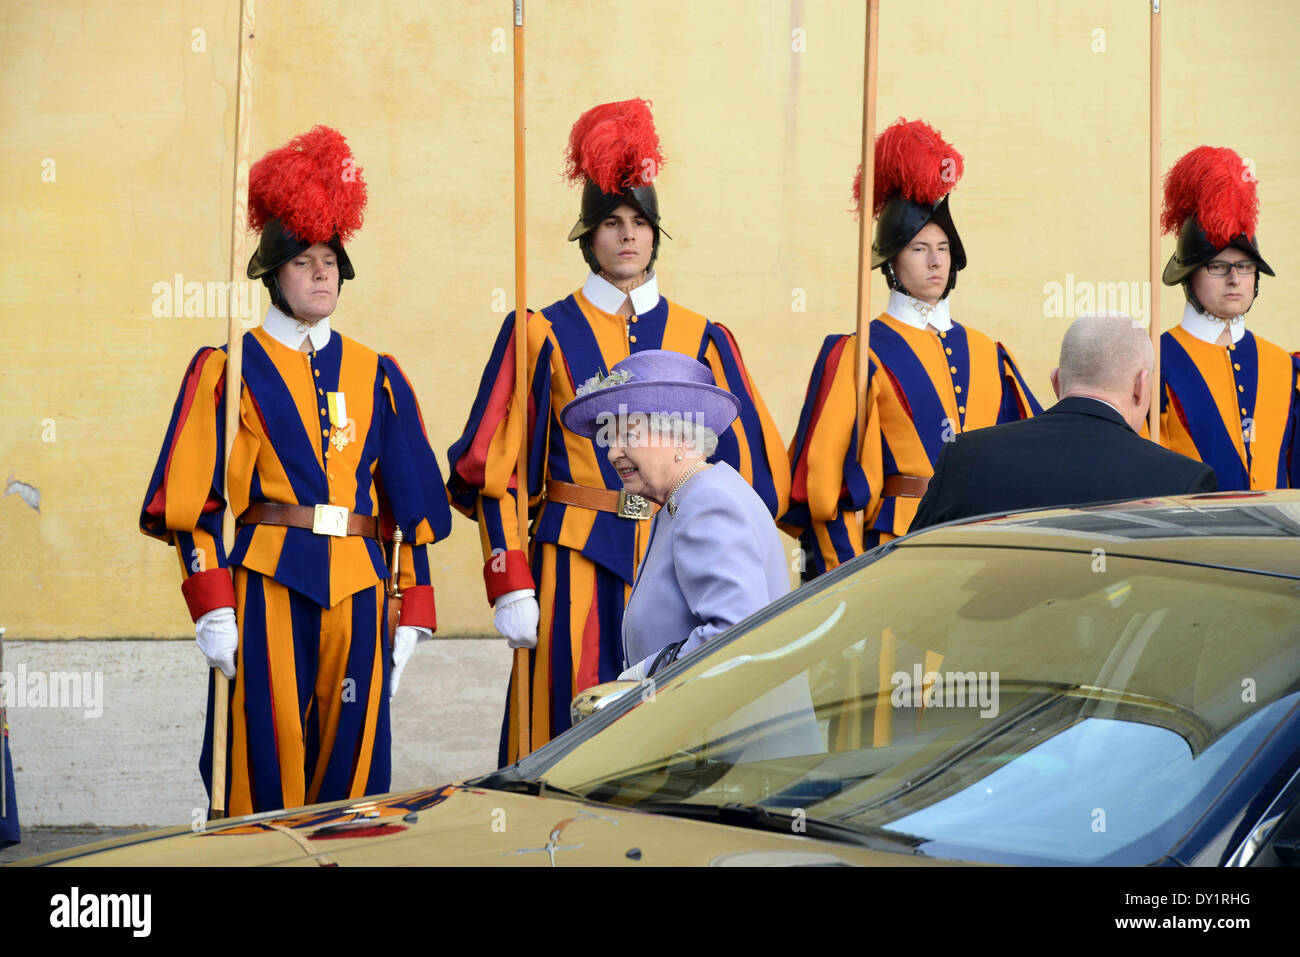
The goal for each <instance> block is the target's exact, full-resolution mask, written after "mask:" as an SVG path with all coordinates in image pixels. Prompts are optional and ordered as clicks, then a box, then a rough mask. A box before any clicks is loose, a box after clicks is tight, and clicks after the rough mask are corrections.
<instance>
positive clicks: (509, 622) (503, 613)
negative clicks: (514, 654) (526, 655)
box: [492, 588, 541, 648]
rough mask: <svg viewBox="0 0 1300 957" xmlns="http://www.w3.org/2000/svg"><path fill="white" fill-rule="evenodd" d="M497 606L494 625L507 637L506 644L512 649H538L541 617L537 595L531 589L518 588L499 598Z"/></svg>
mask: <svg viewBox="0 0 1300 957" xmlns="http://www.w3.org/2000/svg"><path fill="white" fill-rule="evenodd" d="M496 604H497V608H496V611H495V612H493V614H492V624H493V625H495V626H496V629H497V631H499V632H500V633H501V634H503V635H504V636H505V639H506V644H508V645H509V646H510V647H511V648H536V647H537V620H538V619H539V618H540V617H541V609H539V608H538V607H537V593H536V592H535V591H533V590H532V589H531V588H518V589H516V590H515V591H508V592H506V593H505V594H504V595H500V596H498V597H497V603H496Z"/></svg>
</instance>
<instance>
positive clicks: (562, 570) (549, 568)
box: [448, 99, 790, 764]
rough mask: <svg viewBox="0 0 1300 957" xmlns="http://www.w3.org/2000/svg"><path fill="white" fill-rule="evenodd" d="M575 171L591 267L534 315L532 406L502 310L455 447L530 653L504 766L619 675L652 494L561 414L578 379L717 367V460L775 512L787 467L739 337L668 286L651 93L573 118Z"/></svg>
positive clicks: (506, 609) (506, 621)
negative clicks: (636, 368) (666, 353)
mask: <svg viewBox="0 0 1300 957" xmlns="http://www.w3.org/2000/svg"><path fill="white" fill-rule="evenodd" d="M567 159H568V169H567V177H568V179H569V181H570V182H571V183H582V184H583V191H582V206H581V213H580V216H579V218H578V222H577V223H576V224H575V225H574V227H573V229H572V231H571V232H570V233H569V239H570V240H572V241H576V242H577V243H578V248H579V250H580V251H581V253H582V258H583V259H584V260H585V261H586V263H587V265H588V267H589V269H590V271H589V272H588V274H587V278H586V280H585V282H584V283H583V285H582V287H581V288H580V289H578V290H576V291H574V292H573V293H572V294H571V295H568V296H566V297H564V298H563V299H561V300H559V301H558V302H555V303H553V304H551V305H549V306H547V307H546V308H545V309H543V310H542V311H540V312H532V313H530V314H529V317H528V325H527V340H528V368H527V382H528V388H529V391H528V399H527V409H521V408H520V407H519V405H518V398H517V396H516V395H515V391H514V380H515V371H514V345H513V333H514V325H515V315H514V313H511V314H510V315H509V316H507V317H506V320H505V323H504V324H503V325H502V327H501V332H500V334H499V335H498V336H497V339H496V344H495V345H494V346H493V349H492V354H491V356H490V357H489V359H488V362H487V368H486V369H485V370H484V373H483V379H482V383H481V385H480V386H479V391H478V395H477V397H476V398H475V400H474V406H473V408H472V409H471V410H470V414H469V420H468V423H467V424H466V426H465V432H464V434H463V435H462V436H461V438H460V440H459V441H458V442H456V444H455V445H453V446H452V448H451V450H450V452H449V453H448V457H449V459H450V462H449V468H450V470H451V474H450V481H449V482H448V488H449V489H450V492H451V496H452V502H453V504H454V505H455V506H456V508H458V509H459V510H460V511H462V512H464V513H465V514H466V515H468V516H470V517H471V518H474V519H475V520H476V521H477V522H478V523H479V531H480V534H481V538H482V543H483V558H484V560H485V565H484V568H483V575H484V578H485V580H486V584H487V600H488V602H489V604H492V605H494V606H495V609H496V610H495V613H494V621H495V626H496V628H497V630H498V631H499V632H500V633H501V634H502V635H504V636H505V637H506V639H507V640H508V642H509V644H510V646H511V647H513V648H530V649H533V650H532V652H531V653H530V654H529V656H528V658H529V674H528V676H527V680H528V684H529V687H528V697H529V700H530V706H529V714H528V716H527V723H528V729H529V730H528V734H529V740H528V741H526V742H523V744H524V745H525V747H523V748H522V749H521V747H520V744H521V742H520V741H519V740H518V732H517V731H516V722H515V720H514V718H515V716H514V715H513V713H512V711H511V709H512V708H513V707H514V699H513V697H510V698H509V699H508V701H509V703H508V704H507V713H506V721H505V724H504V728H503V730H502V738H501V752H500V759H501V763H502V764H507V763H510V762H513V761H515V760H517V759H518V757H519V756H520V755H521V754H523V753H527V752H528V751H530V750H534V749H536V748H538V747H540V746H541V745H543V744H545V743H546V742H547V741H549V740H550V739H551V738H552V737H554V736H555V735H557V734H559V733H560V732H562V731H564V730H565V729H567V728H568V727H569V723H570V719H569V704H570V702H571V700H572V698H573V697H574V695H575V694H577V693H578V692H579V691H581V690H582V689H584V688H587V687H590V686H591V685H595V684H599V683H601V682H603V681H612V680H614V679H615V678H617V677H618V675H619V673H620V672H622V671H623V669H624V668H625V667H626V664H625V663H624V662H623V660H622V659H623V651H622V640H621V629H622V620H623V607H624V604H625V603H626V601H627V596H628V594H629V592H630V590H631V586H632V579H633V576H634V574H635V572H636V569H637V566H638V564H639V563H640V561H641V556H642V555H643V554H644V552H645V549H646V545H647V541H648V537H649V531H650V522H649V519H650V517H651V509H650V507H649V503H648V502H644V501H642V500H639V499H637V498H636V497H635V496H631V497H629V496H627V495H625V494H620V490H621V489H622V482H620V481H619V477H618V474H617V472H616V471H615V470H614V468H613V467H612V466H611V465H610V463H609V460H608V458H607V453H608V449H607V448H602V447H600V446H599V445H597V444H596V443H595V442H594V441H593V440H592V439H589V438H584V437H582V436H579V435H576V434H574V433H573V432H570V431H569V430H568V429H566V428H565V427H564V426H563V425H562V424H561V422H560V419H559V413H560V410H561V409H563V408H564V406H565V405H567V404H568V403H569V402H571V401H572V400H573V398H574V396H575V394H576V393H577V390H578V388H579V387H581V386H582V385H583V384H584V382H585V381H588V380H592V381H596V380H599V379H600V378H602V377H604V376H607V375H609V370H610V368H611V367H612V366H614V364H615V363H617V362H619V361H620V360H622V359H626V358H627V357H628V356H629V355H630V354H632V353H636V352H642V351H644V350H647V349H671V350H673V351H676V352H682V353H685V354H686V355H689V356H693V357H695V358H696V359H698V360H699V361H700V362H702V363H704V364H705V365H706V366H708V368H709V370H710V372H711V373H712V375H713V380H714V382H715V383H716V384H717V385H718V386H720V387H722V388H724V389H727V390H729V391H730V392H732V393H734V394H735V395H736V396H737V397H738V398H739V399H740V403H741V412H740V417H739V418H738V419H737V420H736V422H735V423H734V424H733V425H732V427H731V428H730V429H729V430H728V431H727V432H726V433H724V434H723V435H721V436H719V443H718V450H717V453H716V455H715V457H714V460H715V461H723V462H726V463H728V464H729V465H731V466H732V467H733V468H735V469H736V470H737V471H739V472H740V474H741V475H743V476H744V477H745V479H746V480H747V481H749V483H750V484H751V485H753V487H754V488H755V490H756V491H757V492H758V494H759V495H760V496H761V497H762V498H763V501H764V502H765V503H766V504H767V507H768V509H769V510H770V511H771V512H772V514H773V516H775V515H779V514H780V513H781V512H782V511H784V510H785V508H786V504H787V498H788V494H789V487H790V472H789V465H788V463H787V461H786V456H785V450H784V448H783V444H782V442H781V438H780V436H779V435H778V433H777V430H776V426H775V425H774V423H773V422H772V418H771V416H770V415H769V414H768V412H767V409H766V407H765V406H764V404H763V400H762V399H761V398H760V397H759V393H758V391H757V389H756V388H755V387H754V385H753V383H752V381H751V380H750V377H749V374H748V372H747V371H746V370H745V365H744V362H743V361H742V360H741V355H740V349H739V347H738V346H737V345H736V340H735V338H734V337H733V336H732V334H731V332H730V331H729V330H727V329H726V328H725V327H723V326H722V325H720V324H718V323H714V322H710V321H709V320H708V319H706V318H705V317H704V316H702V315H700V314H699V313H696V312H692V311H691V310H689V309H686V308H684V307H682V306H679V305H677V303H675V302H670V301H669V300H667V299H665V298H664V297H663V296H661V295H660V293H659V281H658V278H657V276H656V274H655V271H654V263H655V260H656V258H657V256H658V253H659V243H660V239H661V237H667V236H668V234H667V232H665V231H664V229H663V227H662V225H661V223H660V217H659V199H658V196H657V194H656V191H655V186H654V182H653V181H654V178H655V175H656V174H657V173H658V171H659V170H660V169H661V168H662V166H663V156H662V154H661V152H660V149H659V137H658V134H657V133H656V132H655V127H654V121H653V119H652V117H651V114H650V104H649V103H648V102H646V101H645V100H639V99H634V100H626V101H623V102H619V103H606V104H603V105H601V106H597V107H594V108H593V109H591V110H588V111H587V112H586V113H584V114H583V115H582V116H581V117H579V118H578V121H577V123H575V124H574V126H573V129H572V131H571V134H570V137H569V147H568V153H567ZM525 417H526V422H527V429H528V448H529V452H528V468H529V475H528V479H527V487H528V497H529V505H530V508H531V516H532V518H531V528H530V529H527V530H525V529H521V528H519V522H518V518H517V515H518V512H517V508H516V504H515V495H516V494H517V492H516V489H517V476H516V474H515V471H516V458H517V450H518V447H519V437H520V432H519V430H520V429H521V428H523V427H524V422H525Z"/></svg>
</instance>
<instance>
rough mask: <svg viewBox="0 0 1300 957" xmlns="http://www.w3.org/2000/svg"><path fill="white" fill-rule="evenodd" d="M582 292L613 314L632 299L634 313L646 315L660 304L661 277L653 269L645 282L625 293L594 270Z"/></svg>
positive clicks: (605, 310) (589, 299)
mask: <svg viewBox="0 0 1300 957" xmlns="http://www.w3.org/2000/svg"><path fill="white" fill-rule="evenodd" d="M582 294H583V295H584V296H586V297H587V301H588V302H589V303H591V304H592V305H593V306H595V307H596V308H597V309H599V310H600V311H601V312H608V313H613V314H617V313H618V311H619V310H620V309H622V308H623V303H624V302H626V301H627V300H628V299H631V300H632V314H633V315H636V316H644V315H645V314H646V313H647V312H649V311H650V310H651V309H653V308H654V307H655V306H657V305H659V279H658V278H657V277H656V276H655V273H654V270H653V269H652V270H651V271H650V275H648V276H646V279H645V282H643V283H641V285H639V286H637V287H636V288H635V289H633V290H632V292H631V293H625V292H624V291H623V290H622V289H619V288H618V287H617V286H615V285H614V284H613V283H612V282H610V281H609V280H608V279H606V278H604V277H603V276H597V275H596V274H595V273H594V272H592V273H588V274H587V281H586V282H585V283H583V285H582Z"/></svg>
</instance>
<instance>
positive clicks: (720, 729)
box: [544, 546, 1300, 864]
mask: <svg viewBox="0 0 1300 957" xmlns="http://www.w3.org/2000/svg"><path fill="white" fill-rule="evenodd" d="M1297 587H1298V586H1297V582H1296V581H1294V580H1286V579H1282V578H1278V577H1270V576H1267V575H1260V574H1249V573H1241V572H1231V571H1225V570H1222V569H1210V568H1204V567H1198V566H1193V565H1180V564H1175V563H1170V562H1155V561H1146V560H1141V559H1136V558H1125V557H1120V556H1114V555H1111V556H1104V555H1103V556H1101V558H1100V561H1099V559H1098V557H1097V556H1096V555H1095V554H1090V553H1087V552H1079V553H1075V552H1061V551H1047V550H1032V551H1031V550H1019V549H1008V548H978V547H956V546H953V547H947V546H938V547H904V548H899V549H896V550H895V551H894V552H893V553H892V554H890V555H888V556H886V557H884V558H883V559H881V560H879V561H876V562H874V563H873V564H870V565H868V566H866V567H864V568H862V569H859V570H857V571H856V572H855V573H852V574H849V575H847V576H845V577H843V578H841V579H839V580H837V581H831V582H829V583H827V584H826V585H824V586H822V587H820V588H818V587H817V586H813V587H812V588H810V589H809V595H808V597H807V598H806V599H805V600H803V601H798V602H795V603H794V604H793V605H791V606H790V607H789V608H787V609H785V610H784V611H782V612H780V613H778V614H776V615H774V616H772V617H770V618H768V619H766V620H764V621H761V622H760V623H758V624H757V625H756V626H755V627H752V628H751V629H750V630H748V631H747V632H746V633H744V634H742V635H740V636H739V637H738V638H736V639H735V640H732V641H730V642H728V643H726V644H725V645H722V646H720V647H716V650H714V651H713V653H711V654H710V653H708V651H707V650H706V651H704V652H703V653H701V654H699V655H698V656H696V657H693V658H692V659H688V660H687V661H685V662H683V664H682V666H681V667H682V668H683V669H684V670H681V671H679V672H678V673H676V674H674V675H673V676H672V677H671V678H670V679H669V680H665V681H661V682H660V684H659V685H658V686H656V685H655V684H654V682H653V681H651V682H647V683H646V684H644V685H643V686H642V687H641V688H640V689H638V691H636V692H633V694H636V695H639V697H640V699H641V700H640V702H639V703H637V704H636V706H635V707H633V708H631V709H630V710H627V711H626V712H625V713H623V714H622V715H621V716H619V717H618V718H617V719H615V720H614V721H613V722H612V723H611V724H609V725H608V727H605V728H604V729H602V730H601V731H600V732H599V733H597V734H590V735H588V736H587V738H586V740H583V741H581V742H579V743H578V744H577V745H576V746H573V747H569V748H565V749H561V750H560V751H559V753H558V757H557V759H556V760H554V762H553V763H551V764H550V766H549V767H546V768H545V769H544V775H545V779H546V781H547V782H548V784H552V785H554V786H556V787H560V788H565V789H568V790H571V791H574V792H578V793H580V794H584V795H586V796H587V797H589V798H590V799H592V800H598V801H606V802H610V803H613V804H617V805H624V806H630V807H635V806H638V805H641V806H648V805H658V806H660V807H662V806H663V805H664V804H665V803H673V804H682V803H685V804H692V805H693V804H700V805H722V804H745V805H757V806H759V807H762V808H766V809H767V810H768V811H770V812H772V814H774V815H775V814H786V815H789V817H790V820H791V828H792V830H793V831H795V832H796V833H797V832H799V831H800V830H801V827H800V824H801V822H808V821H815V822H817V823H819V824H822V823H824V824H828V825H831V826H832V827H839V828H843V829H852V830H857V831H861V832H862V833H863V834H864V835H876V836H880V835H887V836H896V837H897V838H899V845H900V846H901V847H903V848H904V849H907V848H908V847H913V848H915V852H917V853H924V854H929V855H933V856H937V857H946V858H955V859H965V860H983V861H997V862H1004V863H1008V862H1016V863H1080V864H1082V863H1100V864H1140V863H1147V862H1150V861H1153V860H1156V859H1158V858H1160V857H1161V856H1162V855H1164V854H1165V853H1167V852H1168V851H1169V850H1170V849H1171V848H1172V847H1174V846H1175V845H1176V844H1177V842H1178V839H1179V838H1180V837H1181V836H1182V835H1184V834H1185V833H1186V832H1187V831H1188V829H1189V828H1190V827H1191V825H1192V824H1193V823H1195V822H1196V820H1197V819H1198V818H1199V817H1200V815H1201V813H1202V812H1203V811H1204V810H1205V809H1206V807H1207V806H1208V805H1209V804H1210V803H1211V802H1212V801H1213V799H1214V798H1215V796H1216V795H1217V794H1218V793H1219V792H1220V791H1221V790H1222V789H1223V788H1224V786H1225V785H1226V783H1227V782H1228V781H1229V780H1231V778H1232V776H1233V775H1234V774H1235V773H1236V772H1237V771H1238V770H1239V769H1240V767H1241V766H1242V764H1243V763H1244V762H1245V761H1246V760H1247V759H1248V757H1249V755H1250V753H1251V752H1252V751H1253V750H1254V749H1255V747H1257V746H1258V744H1259V742H1260V741H1262V740H1263V738H1264V737H1265V736H1266V735H1267V734H1268V732H1269V731H1270V730H1271V729H1272V728H1273V727H1274V726H1275V725H1276V724H1277V723H1278V721H1280V720H1281V719H1282V717H1283V716H1285V715H1286V714H1287V713H1288V712H1289V711H1290V710H1291V709H1292V708H1293V707H1295V705H1296V703H1297V692H1296V689H1297V688H1300V681H1298V680H1297V679H1298V678H1300V640H1297V639H1298V638H1300V616H1297V614H1296V611H1297V605H1296V600H1297V598H1300V591H1297ZM580 733H581V731H580V730H579V734H580ZM557 743H558V742H557Z"/></svg>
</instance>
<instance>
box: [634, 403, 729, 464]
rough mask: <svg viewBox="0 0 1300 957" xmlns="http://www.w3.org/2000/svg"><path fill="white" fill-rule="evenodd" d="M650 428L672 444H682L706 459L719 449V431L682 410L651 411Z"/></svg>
mask: <svg viewBox="0 0 1300 957" xmlns="http://www.w3.org/2000/svg"><path fill="white" fill-rule="evenodd" d="M650 430H651V431H652V432H655V433H657V434H658V435H659V436H661V437H662V438H665V439H667V440H668V443H669V444H670V445H681V447H682V448H684V449H689V450H690V451H692V452H698V453H699V454H700V455H701V456H703V457H704V458H706V459H707V458H711V457H712V456H713V453H714V452H716V451H718V433H717V432H714V431H713V430H712V429H711V428H709V427H708V426H707V425H704V424H703V423H700V422H697V421H695V419H693V418H691V417H690V416H689V415H682V414H681V413H680V412H651V413H650Z"/></svg>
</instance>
